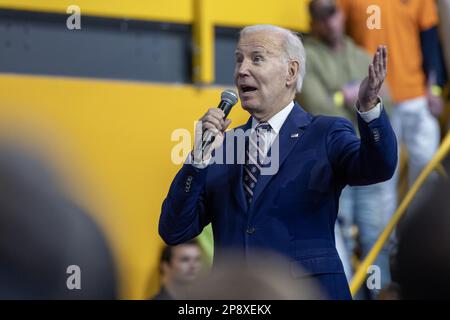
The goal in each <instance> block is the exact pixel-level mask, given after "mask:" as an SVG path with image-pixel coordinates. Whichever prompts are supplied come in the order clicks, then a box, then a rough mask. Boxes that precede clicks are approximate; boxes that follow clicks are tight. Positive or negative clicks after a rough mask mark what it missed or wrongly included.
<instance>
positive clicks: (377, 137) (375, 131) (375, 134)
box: [372, 129, 380, 142]
mask: <svg viewBox="0 0 450 320" xmlns="http://www.w3.org/2000/svg"><path fill="white" fill-rule="evenodd" d="M372 134H373V140H374V141H375V142H378V141H380V131H379V130H378V129H373V130H372Z"/></svg>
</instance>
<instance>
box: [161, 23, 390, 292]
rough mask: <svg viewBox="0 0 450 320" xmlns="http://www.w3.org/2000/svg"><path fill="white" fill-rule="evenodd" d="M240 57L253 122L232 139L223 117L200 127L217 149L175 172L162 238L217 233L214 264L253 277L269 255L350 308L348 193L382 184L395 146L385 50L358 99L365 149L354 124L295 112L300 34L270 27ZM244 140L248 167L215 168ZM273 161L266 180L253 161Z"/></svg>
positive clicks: (197, 154)
mask: <svg viewBox="0 0 450 320" xmlns="http://www.w3.org/2000/svg"><path fill="white" fill-rule="evenodd" d="M235 55H236V67H235V84H236V87H237V88H238V90H239V97H240V99H241V105H242V107H243V108H244V109H245V110H246V111H248V113H249V114H250V116H251V117H250V119H249V120H248V122H247V123H246V124H245V125H243V126H241V127H239V128H236V129H234V130H229V131H227V132H226V133H225V130H226V129H227V127H228V126H229V125H230V123H231V121H230V120H229V119H225V114H224V113H223V111H222V110H220V109H219V108H213V109H210V110H209V111H208V112H207V113H206V114H205V115H204V116H203V117H202V118H201V119H200V120H201V121H200V122H199V123H201V125H199V126H197V129H196V136H197V137H198V136H199V135H200V137H201V135H202V133H203V132H204V131H206V130H210V131H212V132H214V133H215V139H214V141H213V143H212V147H211V148H210V150H209V152H202V150H201V149H202V146H201V141H199V139H196V143H194V150H193V152H192V153H191V154H190V159H191V158H192V161H186V163H185V164H184V165H183V167H182V168H181V170H180V171H179V172H178V174H177V175H176V177H175V179H174V180H173V182H172V185H171V187H170V190H169V193H168V195H167V197H166V199H165V200H164V203H163V205H162V212H161V217H160V221H159V233H160V235H161V237H162V238H163V239H164V241H165V242H167V243H168V244H171V245H175V244H179V243H182V242H185V241H187V240H189V239H192V238H194V237H196V236H197V235H198V234H199V233H200V232H201V231H202V229H203V228H204V227H205V226H206V225H208V224H209V223H211V224H212V228H213V233H214V249H215V252H214V255H215V256H214V263H215V264H216V263H220V259H221V256H225V254H224V252H226V251H228V250H234V252H235V253H236V254H238V255H239V256H240V257H241V258H242V259H245V260H246V261H247V263H248V265H249V267H250V268H251V265H252V255H254V254H255V253H256V252H259V251H260V250H261V249H262V250H269V251H272V252H276V253H278V254H280V255H282V256H284V257H286V258H287V259H288V263H287V264H286V272H288V273H289V274H290V276H291V277H292V280H293V281H299V285H300V283H302V281H309V280H310V279H313V280H316V282H317V283H318V284H320V286H321V287H322V289H323V290H324V292H325V293H326V295H327V297H328V298H331V299H351V296H350V292H349V288H348V283H347V280H346V278H345V275H344V270H343V267H342V263H341V261H340V259H339V255H338V253H337V251H336V246H335V239H334V224H335V220H336V216H337V212H338V203H339V201H338V200H339V196H340V193H341V191H342V189H343V188H344V187H345V186H346V185H368V184H374V183H378V182H381V181H385V180H388V179H389V178H391V176H392V175H393V173H394V170H395V166H396V163H397V142H396V138H395V135H394V132H393V130H392V128H391V125H390V123H389V120H388V116H387V114H386V112H385V111H384V108H383V104H382V101H381V98H380V97H379V96H378V93H379V90H380V88H381V85H382V83H383V81H384V79H385V77H386V63H387V49H386V47H384V46H380V47H378V49H377V52H376V53H375V55H374V57H373V61H372V63H371V64H370V65H369V66H368V76H367V77H366V78H365V80H363V82H362V83H361V86H360V89H359V95H358V101H357V103H356V106H355V112H357V114H358V126H359V131H360V135H361V139H359V138H358V137H357V136H356V134H355V131H354V128H353V126H352V124H351V123H350V122H349V121H348V120H346V119H343V118H338V117H327V116H312V115H311V114H309V113H307V112H305V111H304V110H303V109H302V108H301V107H300V106H299V105H298V104H296V103H294V96H295V94H296V92H299V91H300V90H301V87H302V82H303V77H304V76H305V53H304V48H303V44H302V42H301V40H300V39H299V37H298V36H297V35H296V34H295V33H293V32H291V31H289V30H286V29H283V28H280V27H276V26H271V25H255V26H249V27H246V28H244V29H243V30H242V31H241V33H240V39H239V42H238V45H237V48H236V53H235ZM238 130H241V131H245V132H247V131H250V132H251V134H250V135H249V137H247V139H246V140H245V141H246V142H245V144H244V148H245V150H240V148H239V146H238V147H235V148H234V151H235V152H236V154H237V155H238V156H239V155H242V154H245V155H246V156H245V161H244V162H243V163H242V162H239V161H236V162H234V163H229V161H228V162H226V163H225V164H223V163H220V161H216V162H214V161H211V158H212V157H214V155H215V154H213V153H217V152H218V150H219V149H223V145H225V143H224V141H225V142H229V141H227V139H228V137H229V136H230V137H231V138H230V139H228V140H230V141H231V140H234V137H233V136H232V135H231V134H232V133H233V132H236V131H238ZM227 145H228V143H227ZM275 145H276V148H274V146H275ZM252 146H253V148H252ZM241 149H242V148H241ZM251 149H256V150H257V153H256V154H254V153H253V152H251ZM227 150H228V147H227ZM270 153H271V154H270ZM274 153H277V157H276V158H277V159H278V161H277V170H275V171H274V172H272V173H271V174H263V172H262V171H263V170H264V168H265V166H266V165H267V164H266V163H263V162H261V161H259V160H255V158H258V159H260V155H261V154H263V156H262V157H261V158H264V156H268V155H269V154H270V156H271V158H274V157H273V156H274V155H273V154H274ZM227 159H228V158H227ZM264 159H265V158H264ZM188 160H189V159H188ZM296 266H298V267H300V268H296ZM300 270H302V271H300ZM305 279H308V280H305ZM219 289H220V288H219Z"/></svg>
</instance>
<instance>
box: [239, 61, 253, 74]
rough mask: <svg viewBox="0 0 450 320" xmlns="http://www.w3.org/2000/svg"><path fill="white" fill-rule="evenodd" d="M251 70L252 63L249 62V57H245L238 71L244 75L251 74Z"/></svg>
mask: <svg viewBox="0 0 450 320" xmlns="http://www.w3.org/2000/svg"><path fill="white" fill-rule="evenodd" d="M249 70H250V63H249V62H248V60H247V59H245V60H244V61H242V62H241V63H240V65H239V66H238V68H237V73H238V75H239V76H241V77H242V76H246V75H249Z"/></svg>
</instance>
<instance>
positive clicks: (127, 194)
mask: <svg viewBox="0 0 450 320" xmlns="http://www.w3.org/2000/svg"><path fill="white" fill-rule="evenodd" d="M307 2H308V1H307V0H277V1H260V0H247V1H238V0H229V1H216V0H167V1H159V0H158V1H156V0H127V1H123V0H97V1H94V0H77V1H75V2H74V1H72V0H67V1H66V0H57V1H56V0H0V8H11V9H20V10H32V11H41V12H59V13H65V12H66V8H67V7H68V6H69V5H71V4H74V3H76V4H77V5H79V6H80V8H81V13H82V14H90V15H96V16H107V17H118V18H130V19H145V20H156V21H168V22H180V23H193V24H194V25H195V24H196V23H197V22H198V20H200V21H202V24H201V28H203V29H204V30H208V28H211V27H212V26H213V25H222V26H234V27H239V26H243V25H248V24H254V23H272V24H278V25H281V26H285V27H289V28H292V29H296V30H306V29H307V26H308V20H307V17H306V15H305V3H307ZM201 3H203V4H207V8H208V9H207V10H203V11H202V10H200V11H201V12H202V13H198V12H199V11H198V10H197V11H196V10H194V4H196V5H199V4H201ZM225 13H226V14H225ZM199 14H201V15H203V16H201V17H198V16H196V15H199ZM205 15H207V16H206V17H205ZM202 19H205V20H202ZM205 21H207V23H204V22H205ZM204 30H203V31H204ZM209 30H210V29H209ZM203 31H202V30H200V32H199V34H200V38H201V39H202V40H201V41H203V45H204V46H206V47H207V48H209V49H211V51H210V52H206V53H205V52H204V51H203V53H204V54H207V55H209V57H201V61H202V62H201V65H202V67H203V68H204V69H203V70H206V71H207V74H206V75H204V77H203V79H207V81H205V82H206V83H208V82H210V81H213V75H214V69H213V63H214V61H213V59H212V57H213V56H214V54H213V46H212V44H211V43H207V42H205V39H206V40H207V41H210V42H211V41H213V37H211V34H207V36H205V33H202V32H203ZM208 39H209V40H208ZM0 88H1V89H0V137H2V136H4V135H6V134H11V135H16V134H18V133H20V134H21V135H23V136H25V139H27V140H28V142H30V143H32V144H33V145H35V146H36V147H37V148H38V149H43V150H45V152H44V153H45V154H47V156H48V158H49V161H50V162H51V163H53V164H54V165H55V166H56V168H58V170H59V171H60V172H61V174H62V175H63V176H64V177H65V182H66V185H67V188H68V189H69V190H70V193H71V194H73V196H74V197H75V198H76V199H78V200H79V202H80V203H81V204H82V205H83V206H85V207H86V208H87V209H88V210H89V211H90V212H91V213H92V214H93V216H94V217H95V218H97V219H98V221H99V223H100V224H101V225H102V227H103V229H104V230H105V232H106V234H107V236H108V238H109V240H110V243H111V245H112V248H113V251H114V253H115V257H116V260H117V263H118V266H119V276H120V292H121V297H122V298H133V299H136V298H137V299H139V298H145V297H147V296H148V294H150V293H153V292H154V291H155V290H156V289H157V281H156V280H157V277H156V276H155V274H154V272H155V271H156V270H157V268H156V265H157V260H158V257H159V250H160V248H161V245H162V242H161V240H160V238H159V236H158V233H157V222H158V218H159V214H160V209H161V203H162V201H163V199H164V196H165V195H166V193H167V190H168V187H169V184H170V182H171V180H172V178H173V176H174V175H175V173H176V171H177V170H178V168H179V165H174V164H172V162H171V159H170V155H171V149H172V147H173V146H174V145H175V144H176V143H177V142H172V141H171V133H172V131H173V130H174V129H176V128H187V129H189V130H190V131H191V132H192V130H193V125H194V123H193V122H194V121H195V120H197V119H198V118H199V117H200V116H201V115H202V114H203V113H204V112H205V111H206V109H207V108H209V107H215V106H216V105H217V102H218V99H219V95H220V92H221V90H222V88H218V87H212V86H203V87H202V88H199V87H195V86H188V85H184V86H182V85H168V84H165V85H163V84H150V83H147V84H145V83H138V82H120V81H105V80H86V79H75V78H70V79H69V78H64V77H39V76H19V75H6V74H0ZM180 102H184V103H183V104H181V103H180ZM230 118H231V119H233V121H234V123H233V126H234V125H239V124H242V123H243V122H244V121H245V120H246V118H247V114H246V113H245V112H244V111H242V109H241V108H240V106H236V107H235V108H234V110H233V111H232V113H231V116H230ZM151 272H153V275H151ZM149 277H151V283H150V285H149V279H150V278H149Z"/></svg>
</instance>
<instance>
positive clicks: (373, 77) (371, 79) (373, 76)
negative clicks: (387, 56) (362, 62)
mask: <svg viewBox="0 0 450 320" xmlns="http://www.w3.org/2000/svg"><path fill="white" fill-rule="evenodd" d="M376 78H377V76H376V74H375V67H374V65H373V64H369V85H370V87H372V86H373V85H374V84H375V82H376Z"/></svg>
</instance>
